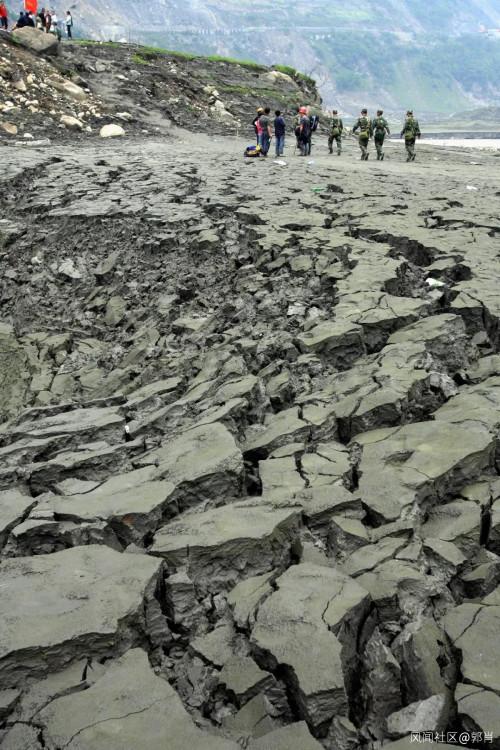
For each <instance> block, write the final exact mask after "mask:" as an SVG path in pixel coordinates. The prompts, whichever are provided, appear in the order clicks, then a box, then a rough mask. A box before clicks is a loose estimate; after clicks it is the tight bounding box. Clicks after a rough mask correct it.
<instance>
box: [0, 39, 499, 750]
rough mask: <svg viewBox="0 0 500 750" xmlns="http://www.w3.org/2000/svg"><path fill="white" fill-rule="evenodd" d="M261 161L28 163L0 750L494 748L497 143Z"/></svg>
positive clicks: (231, 150) (4, 401) (8, 311)
mask: <svg viewBox="0 0 500 750" xmlns="http://www.w3.org/2000/svg"><path fill="white" fill-rule="evenodd" d="M104 49H106V48H104ZM75 54H77V53H76V52H75ZM106 54H108V52H107V51H106ZM109 54H111V53H109ZM96 75H97V74H96ZM183 138H186V135H183ZM209 144H210V146H211V148H212V151H213V153H212V155H211V158H210V159H208V158H207V156H206V154H207V147H208V145H209ZM240 146H241V144H240V143H239V142H234V141H232V140H230V139H226V140H223V141H221V142H214V141H213V140H212V141H209V140H204V138H203V136H202V135H197V136H196V138H194V137H192V139H191V140H190V141H189V142H188V143H182V142H181V140H176V141H175V142H167V141H164V140H163V141H162V140H157V139H154V140H148V139H145V140H144V141H143V142H142V143H141V147H140V150H139V149H137V148H136V147H135V146H134V144H133V142H130V141H120V142H117V141H114V142H110V141H104V140H100V141H97V142H95V143H92V144H79V145H78V144H77V145H76V146H73V147H69V146H68V144H63V145H62V146H57V145H54V146H53V147H52V148H51V149H49V150H46V149H40V150H39V149H33V150H30V151H27V150H26V149H24V148H21V147H9V148H5V149H4V153H5V154H6V158H5V159H4V161H3V164H4V171H3V173H2V175H1V177H0V198H1V202H2V219H1V221H0V263H1V266H2V275H1V277H0V324H1V327H0V378H1V388H0V415H1V417H0V419H1V423H0V560H1V562H0V621H1V622H2V628H0V682H1V685H2V689H1V693H0V695H1V697H2V702H1V704H0V722H1V723H0V745H1V747H2V750H3V748H7V750H13V749H16V750H19V748H30V750H42V748H50V749H51V750H62V748H72V750H93V749H94V748H95V750H104V748H116V750H118V748H119V749H120V750H135V749H136V748H137V747H138V746H139V745H142V744H145V745H148V746H150V747H152V748H160V747H161V748H164V747H165V742H166V741H167V738H168V747H169V748H172V749H173V750H177V748H178V749H179V750H185V748H189V747H193V748H196V749H197V748H200V749H201V748H210V749H212V748H213V749H214V750H219V748H220V750H230V749H232V750H237V748H242V747H243V748H248V749H250V750H264V749H266V750H267V749H268V748H269V750H270V749H271V748H272V749H273V750H276V749H277V748H283V750H295V748H296V749H297V750H305V749H306V748H307V749H308V750H309V748H311V750H313V749H316V750H319V748H321V747H322V748H324V750H338V749H339V748H341V749H342V750H356V749H357V748H363V749H366V750H380V748H381V747H383V748H388V749H389V750H391V749H392V748H394V750H404V749H406V748H410V747H412V746H413V745H412V743H411V736H410V733H411V732H412V731H416V732H429V731H433V732H439V733H440V732H443V733H444V736H445V738H446V733H447V732H456V733H460V732H462V733H463V732H466V733H469V740H467V742H466V743H465V746H467V747H470V748H482V747H489V746H490V743H489V742H488V743H485V742H484V741H483V742H482V744H481V743H479V742H478V741H476V740H473V739H472V737H473V736H477V735H478V733H480V732H482V733H486V732H488V733H492V743H491V745H492V746H493V747H498V746H499V743H500V729H499V726H498V709H499V700H500V698H499V696H500V683H499V679H498V675H499V674H500V670H499V668H498V657H497V651H498V632H499V622H500V614H499V612H500V557H499V554H500V480H499V476H498V465H499V464H498V460H499V429H500V418H499V404H500V396H499V394H500V387H499V385H500V383H499V376H500V357H499V354H498V349H499V338H498V319H499V317H500V310H499V302H498V295H497V294H496V288H495V284H496V286H498V278H499V277H500V269H499V267H498V262H497V258H496V250H495V247H496V244H495V243H496V236H497V234H498V232H499V231H500V227H499V225H498V219H497V216H498V205H497V203H498V201H497V199H496V197H491V196H495V194H496V193H500V189H499V188H498V184H497V183H498V178H497V177H496V176H495V172H494V170H493V168H492V165H494V164H495V157H493V156H485V157H482V159H483V162H482V163H481V164H480V165H479V166H477V168H476V171H475V177H474V180H475V182H476V183H477V184H478V185H480V186H481V189H480V191H478V192H481V193H484V194H486V193H487V194H488V195H489V196H490V199H489V200H488V201H484V200H479V199H478V197H476V195H475V193H465V192H464V191H463V190H462V189H461V186H460V182H459V178H460V177H461V176H463V174H464V173H465V172H469V171H470V170H471V165H469V164H468V163H467V157H461V159H462V161H460V159H459V158H458V156H457V157H455V161H456V162H457V163H455V162H454V161H453V160H451V159H450V158H449V156H446V155H443V153H442V152H434V153H438V154H439V155H440V156H439V158H440V159H441V162H440V164H439V167H438V168H436V169H433V157H432V156H431V155H430V154H429V152H425V149H424V150H423V151H422V154H423V157H422V158H427V159H428V162H426V163H424V165H422V166H417V165H415V169H414V170H413V171H412V172H411V173H410V172H408V168H405V167H404V166H402V165H401V164H400V163H398V162H397V161H396V160H393V161H389V159H388V160H387V162H384V170H390V174H388V173H387V172H386V171H382V170H381V169H380V171H379V167H378V166H377V165H374V166H373V167H372V166H370V169H372V170H373V171H372V172H371V173H369V174H368V175H367V174H366V173H365V171H362V170H366V169H367V167H366V164H365V163H362V164H361V162H360V163H356V164H355V165H354V166H353V165H352V164H351V163H350V162H348V163H347V164H344V163H343V162H342V161H340V160H338V161H337V162H334V163H335V170H334V169H333V168H332V162H331V161H328V160H327V157H322V156H321V154H320V153H319V152H318V153H317V155H315V163H314V164H304V160H299V159H297V160H295V161H293V160H289V163H288V164H287V165H286V166H287V169H286V170H285V169H284V168H283V167H280V166H279V165H278V166H276V167H274V166H273V165H272V163H270V160H269V161H268V162H264V161H262V162H256V163H252V164H245V163H244V162H243V160H242V159H241V156H240V151H241V149H240ZM429 165H430V166H429ZM412 166H413V165H412ZM410 175H411V176H410ZM469 179H470V178H469ZM318 184H322V185H324V186H325V190H324V191H323V192H322V193H314V192H313V191H312V190H311V188H314V187H316V186H317V185H318ZM401 195H404V203H403V202H402V200H401ZM262 196H265V200H263V198H262ZM318 196H321V197H318ZM445 196H448V197H445ZM457 202H460V203H461V208H460V210H458V209H457V207H456V203H457ZM429 217H432V221H430V219H429ZM429 279H435V280H439V281H440V282H441V283H440V284H438V285H437V286H436V284H432V283H431V284H429V283H428V280H429ZM494 282H495V283H494ZM457 736H458V734H457ZM421 744H424V746H427V747H430V746H431V745H430V744H429V743H421ZM442 744H443V746H446V743H442ZM448 746H449V747H452V746H453V744H450V745H448Z"/></svg>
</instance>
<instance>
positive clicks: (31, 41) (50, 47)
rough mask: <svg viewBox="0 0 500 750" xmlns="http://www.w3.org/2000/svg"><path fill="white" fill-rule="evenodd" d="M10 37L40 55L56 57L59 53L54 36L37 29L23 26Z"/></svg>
mask: <svg viewBox="0 0 500 750" xmlns="http://www.w3.org/2000/svg"><path fill="white" fill-rule="evenodd" d="M12 37H13V39H14V40H15V41H16V42H18V43H19V44H21V45H22V46H23V47H27V49H29V50H31V51H32V52H37V53H38V54H42V55H57V54H58V53H59V42H58V41H57V37H56V36H55V35H54V34H45V33H44V32H43V31H39V30H38V29H33V28H31V27H30V26H24V27H23V28H21V29H16V30H15V32H13V34H12Z"/></svg>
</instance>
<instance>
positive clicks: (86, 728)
mask: <svg viewBox="0 0 500 750" xmlns="http://www.w3.org/2000/svg"><path fill="white" fill-rule="evenodd" d="M37 725H41V726H42V727H43V736H44V740H45V747H46V748H48V750H57V748H61V747H64V748H67V750H103V748H106V750H136V749H137V748H138V747H147V748H149V749H150V750H165V748H167V747H168V750H186V748H193V750H194V748H203V750H238V747H239V745H237V744H236V743H234V742H231V741H230V740H226V739H223V738H222V737H216V736H214V735H210V734H208V733H207V732H202V731H200V730H199V729H198V727H196V725H195V724H194V722H193V720H192V719H191V717H190V716H189V714H188V713H187V711H186V709H185V708H184V707H183V705H182V703H181V701H180V698H179V697H178V695H177V693H176V692H175V690H174V689H173V688H172V687H171V686H170V685H169V684H168V682H167V681H166V680H164V679H161V678H160V677H156V676H155V674H154V672H153V671H152V669H151V667H150V666H149V662H148V657H147V655H146V654H145V652H144V651H141V650H140V649H132V650H131V651H128V652H127V653H126V654H125V655H124V656H122V657H121V658H120V659H117V660H116V661H115V662H111V663H110V664H109V666H108V667H107V669H106V671H105V672H104V674H103V675H102V677H100V679H98V680H97V681H96V682H95V683H94V684H93V685H92V686H91V687H90V688H89V689H88V690H84V691H82V692H78V693H75V694H72V695H63V696H62V697H60V698H57V699H56V700H54V701H52V702H51V703H49V705H48V706H46V707H45V708H43V709H42V710H41V711H40V712H39V713H38V714H37Z"/></svg>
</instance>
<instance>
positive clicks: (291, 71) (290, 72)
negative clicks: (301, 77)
mask: <svg viewBox="0 0 500 750" xmlns="http://www.w3.org/2000/svg"><path fill="white" fill-rule="evenodd" d="M273 68H274V70H277V71H279V72H280V73H285V74H286V75H287V76H290V78H295V76H297V75H298V72H297V71H296V70H295V68H292V67H291V66H290V65H273Z"/></svg>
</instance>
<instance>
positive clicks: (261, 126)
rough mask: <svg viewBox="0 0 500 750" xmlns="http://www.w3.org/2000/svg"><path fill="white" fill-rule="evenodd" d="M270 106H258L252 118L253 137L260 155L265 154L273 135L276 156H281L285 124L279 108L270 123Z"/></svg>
mask: <svg viewBox="0 0 500 750" xmlns="http://www.w3.org/2000/svg"><path fill="white" fill-rule="evenodd" d="M271 120H272V118H271V108H270V107H258V108H257V115H256V116H255V117H254V119H253V123H252V124H253V127H254V130H255V137H256V140H257V145H258V146H259V148H260V154H261V156H267V154H268V153H269V148H270V146H271V139H272V137H273V133H274V137H275V148H276V156H283V151H284V148H285V132H286V124H285V120H284V118H283V116H282V114H281V111H280V110H279V109H276V110H275V112H274V119H273V120H272V125H271Z"/></svg>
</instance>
